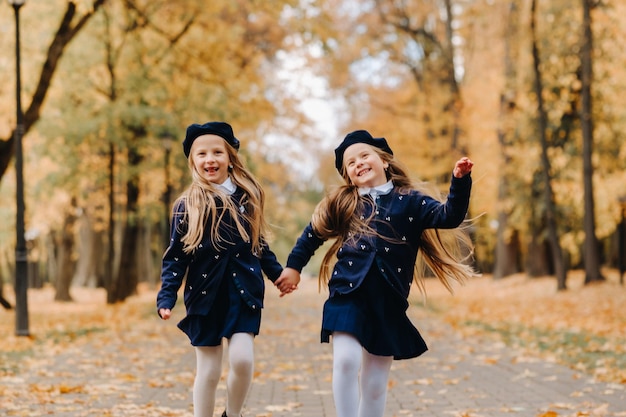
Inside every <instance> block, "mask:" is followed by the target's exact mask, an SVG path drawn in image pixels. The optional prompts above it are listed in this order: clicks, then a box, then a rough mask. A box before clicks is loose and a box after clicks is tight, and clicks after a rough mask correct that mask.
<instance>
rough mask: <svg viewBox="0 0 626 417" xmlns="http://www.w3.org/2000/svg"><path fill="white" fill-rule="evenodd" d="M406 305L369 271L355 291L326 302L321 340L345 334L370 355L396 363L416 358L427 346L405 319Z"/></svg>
mask: <svg viewBox="0 0 626 417" xmlns="http://www.w3.org/2000/svg"><path fill="white" fill-rule="evenodd" d="M406 305H407V304H406V300H405V299H404V298H403V297H402V296H401V295H400V294H398V293H396V292H395V291H394V290H393V288H391V285H389V284H388V283H387V281H386V280H385V278H384V277H383V276H382V275H381V274H380V273H379V272H378V270H377V269H376V268H372V270H370V272H369V273H368V275H367V277H366V278H365V280H364V281H363V283H362V284H361V286H359V288H357V289H356V290H354V291H353V292H351V293H349V294H345V295H341V294H337V295H335V296H333V297H331V298H329V299H328V300H326V302H325V303H324V312H323V317H322V332H321V341H322V343H328V342H329V341H330V336H331V335H332V334H333V332H345V333H349V334H351V335H353V336H354V337H356V338H357V340H358V341H359V343H360V344H361V346H363V348H364V349H365V350H366V351H368V352H369V353H371V354H373V355H378V356H393V358H394V359H396V360H398V359H409V358H415V357H417V356H420V355H421V354H422V353H424V352H426V351H427V350H428V347H427V346H426V343H425V342H424V339H423V338H422V336H421V335H420V333H419V331H418V330H417V329H416V328H415V326H414V325H413V323H411V320H410V319H409V318H408V317H407V315H406Z"/></svg>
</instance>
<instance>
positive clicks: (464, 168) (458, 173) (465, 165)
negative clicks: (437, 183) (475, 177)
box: [452, 156, 474, 178]
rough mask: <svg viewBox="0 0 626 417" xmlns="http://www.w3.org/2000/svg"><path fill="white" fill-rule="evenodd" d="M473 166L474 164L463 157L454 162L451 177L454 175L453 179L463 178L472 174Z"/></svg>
mask: <svg viewBox="0 0 626 417" xmlns="http://www.w3.org/2000/svg"><path fill="white" fill-rule="evenodd" d="M473 166H474V163H473V162H472V161H471V160H470V159H469V158H468V157H466V156H464V157H463V158H461V159H459V160H458V161H456V164H455V165H454V170H453V171H452V175H454V177H455V178H463V177H464V176H466V175H467V174H469V173H470V172H472V167H473Z"/></svg>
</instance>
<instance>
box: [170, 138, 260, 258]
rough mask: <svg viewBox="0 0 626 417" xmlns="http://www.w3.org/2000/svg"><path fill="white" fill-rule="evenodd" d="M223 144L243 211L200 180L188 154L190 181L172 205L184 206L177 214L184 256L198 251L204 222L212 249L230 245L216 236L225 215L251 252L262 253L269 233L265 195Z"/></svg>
mask: <svg viewBox="0 0 626 417" xmlns="http://www.w3.org/2000/svg"><path fill="white" fill-rule="evenodd" d="M224 145H225V147H226V151H227V153H228V159H229V161H230V165H231V167H229V168H230V177H231V179H232V181H233V183H234V184H235V185H237V186H238V187H239V188H241V189H242V190H243V191H244V199H243V201H241V202H240V203H241V206H243V207H244V208H245V210H240V209H239V205H238V204H236V203H235V202H234V201H233V200H232V199H231V198H230V197H229V196H228V195H226V193H224V192H223V191H222V190H221V189H219V187H216V186H215V185H214V184H212V183H210V182H208V181H206V180H205V179H204V178H202V176H201V175H200V173H199V172H198V171H196V169H195V166H194V164H193V160H192V157H193V156H192V155H193V154H190V155H189V157H188V159H187V161H188V165H189V169H190V171H191V177H192V181H191V184H190V185H189V187H188V188H187V189H186V190H185V191H184V192H183V194H182V195H181V196H180V197H179V198H178V199H177V201H176V203H175V204H174V207H175V208H176V207H181V204H180V203H184V208H185V210H184V212H183V213H178V214H181V215H182V216H183V220H184V223H185V224H186V225H187V230H186V232H185V234H184V235H183V237H182V239H181V240H182V242H183V245H184V246H183V250H184V251H185V253H192V252H193V251H195V250H196V249H197V248H198V245H199V244H200V242H201V241H202V237H203V234H204V230H205V228H206V225H207V223H208V224H210V226H211V229H210V234H211V244H212V245H213V247H214V248H216V249H218V250H219V249H224V248H225V245H227V244H232V243H233V242H228V241H227V239H226V238H225V236H221V235H220V233H219V230H220V225H221V223H222V221H223V219H224V215H225V214H226V213H229V214H230V218H232V219H233V220H234V221H235V225H236V227H237V231H238V232H239V235H241V237H242V238H243V239H244V240H245V241H249V242H251V244H252V252H253V253H255V254H260V253H261V251H262V245H263V243H264V238H265V236H267V232H268V230H269V228H268V225H267V223H266V221H265V217H264V216H263V208H264V204H265V193H264V191H263V189H262V188H261V185H260V184H259V182H258V181H257V180H256V179H255V178H254V176H253V175H252V174H251V173H250V172H249V171H248V170H247V169H246V168H245V167H244V165H243V164H242V162H241V160H240V159H239V156H238V154H237V150H236V149H235V148H233V147H232V146H231V145H230V144H228V143H227V142H226V141H224ZM217 200H219V203H220V206H223V210H221V211H219V212H218V210H217V207H218V205H217V204H218V202H217ZM246 226H248V227H246ZM176 227H178V225H177V226H176Z"/></svg>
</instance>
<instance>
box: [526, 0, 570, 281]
mask: <svg viewBox="0 0 626 417" xmlns="http://www.w3.org/2000/svg"><path fill="white" fill-rule="evenodd" d="M536 17H537V0H533V1H532V5H531V24H530V26H531V38H532V57H533V71H534V74H535V82H534V87H535V88H534V90H535V95H536V98H537V116H538V130H539V139H540V141H541V170H542V173H543V186H544V188H543V205H544V207H545V209H544V210H545V211H544V216H545V221H546V227H547V232H548V242H549V244H550V250H551V252H552V261H553V265H554V273H555V275H556V280H557V289H558V290H565V289H566V287H567V286H566V278H567V271H566V268H565V261H564V259H563V250H562V249H561V243H560V242H559V236H558V232H557V224H556V206H555V203H554V193H553V192H552V176H551V174H550V160H549V159H548V138H547V134H548V133H547V130H548V116H547V114H546V110H545V106H544V102H543V82H542V77H541V70H540V68H541V60H540V58H539V49H538V46H537V21H536Z"/></svg>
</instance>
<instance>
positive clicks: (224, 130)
mask: <svg viewBox="0 0 626 417" xmlns="http://www.w3.org/2000/svg"><path fill="white" fill-rule="evenodd" d="M202 135H217V136H221V137H222V138H224V140H225V141H226V142H228V144H229V145H230V146H232V147H233V148H235V149H236V150H239V140H238V139H237V138H236V137H235V134H234V133H233V128H232V127H231V126H230V125H229V124H228V123H224V122H208V123H205V124H203V125H201V124H197V123H194V124H192V125H189V127H187V134H186V135H185V140H184V141H183V151H184V152H185V156H186V157H189V152H190V151H191V145H193V141H194V140H196V138H198V136H202Z"/></svg>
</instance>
